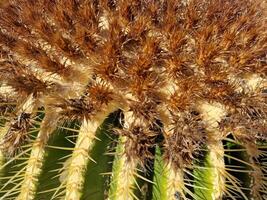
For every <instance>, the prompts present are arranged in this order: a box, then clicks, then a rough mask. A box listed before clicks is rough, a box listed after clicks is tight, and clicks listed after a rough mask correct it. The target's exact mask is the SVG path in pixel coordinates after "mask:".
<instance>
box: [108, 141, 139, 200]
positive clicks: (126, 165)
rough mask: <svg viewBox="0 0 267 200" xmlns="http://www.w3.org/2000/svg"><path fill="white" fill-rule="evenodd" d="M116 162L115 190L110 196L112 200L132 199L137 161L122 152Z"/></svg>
mask: <svg viewBox="0 0 267 200" xmlns="http://www.w3.org/2000/svg"><path fill="white" fill-rule="evenodd" d="M124 148H125V146H124V145H123V149H124ZM117 161H118V162H119V163H118V168H117V169H116V170H118V171H117V172H118V174H117V175H116V179H115V180H114V181H116V182H117V183H116V186H117V188H116V192H114V193H113V194H112V196H110V199H113V200H125V199H127V200H133V199H134V195H133V188H134V184H135V174H136V167H137V162H136V160H134V159H131V160H129V159H128V158H127V157H126V155H125V154H122V155H121V156H120V157H119V159H118V160H117Z"/></svg>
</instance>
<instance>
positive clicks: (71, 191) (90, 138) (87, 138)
mask: <svg viewBox="0 0 267 200" xmlns="http://www.w3.org/2000/svg"><path fill="white" fill-rule="evenodd" d="M117 108H118V106H117V105H115V104H113V103H111V104H109V105H108V107H107V108H106V109H105V110H104V111H103V112H101V113H99V114H97V115H96V116H94V117H93V118H92V119H91V120H90V121H89V120H86V119H84V120H83V123H82V125H81V128H80V131H79V135H78V138H77V141H76V144H75V148H74V150H73V153H72V156H71V158H70V160H68V164H67V166H66V167H67V169H66V171H65V174H66V180H63V182H65V183H64V184H66V196H65V200H79V199H80V196H81V189H82V186H83V183H84V179H85V177H84V173H85V170H86V166H87V163H88V160H89V155H88V154H89V152H90V150H91V149H92V148H93V146H94V141H95V138H96V136H95V134H96V131H97V128H98V127H99V126H100V125H101V124H102V123H103V121H104V120H105V119H106V117H107V116H108V114H109V113H112V112H113V111H115V110H116V109H117Z"/></svg>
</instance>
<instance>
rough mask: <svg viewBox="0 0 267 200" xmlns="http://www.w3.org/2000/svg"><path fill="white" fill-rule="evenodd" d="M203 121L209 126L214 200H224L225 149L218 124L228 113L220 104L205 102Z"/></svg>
mask: <svg viewBox="0 0 267 200" xmlns="http://www.w3.org/2000/svg"><path fill="white" fill-rule="evenodd" d="M199 110H200V111H201V113H202V116H203V120H204V121H205V122H206V125H207V131H208V135H207V138H208V139H207V140H208V141H207V146H208V149H209V158H210V163H211V165H212V166H211V167H212V176H213V177H212V180H213V184H212V190H213V193H212V200H220V199H222V196H223V193H224V191H225V189H226V188H225V175H226V170H225V163H224V148H223V143H222V139H223V135H222V133H220V132H219V131H218V130H217V127H218V122H220V121H221V119H222V117H223V116H225V115H226V111H225V110H224V108H223V107H222V106H221V105H220V104H213V105H211V104H208V103H206V102H203V103H201V104H200V106H199Z"/></svg>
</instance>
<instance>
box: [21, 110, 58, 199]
mask: <svg viewBox="0 0 267 200" xmlns="http://www.w3.org/2000/svg"><path fill="white" fill-rule="evenodd" d="M57 120H58V118H57V116H56V115H54V114H50V113H48V112H47V114H46V116H45V118H44V120H43V122H42V125H41V128H40V131H39V134H38V136H37V138H36V139H35V141H34V143H33V145H32V147H31V155H30V158H29V159H28V162H27V167H26V171H25V175H24V180H23V182H22V185H21V189H20V194H19V195H18V197H17V198H16V200H32V199H34V197H35V191H36V185H37V177H38V176H39V175H40V173H41V168H42V165H43V159H44V153H45V144H46V142H47V139H48V138H49V137H48V136H49V135H50V134H51V133H52V131H53V130H54V129H55V128H56V124H57Z"/></svg>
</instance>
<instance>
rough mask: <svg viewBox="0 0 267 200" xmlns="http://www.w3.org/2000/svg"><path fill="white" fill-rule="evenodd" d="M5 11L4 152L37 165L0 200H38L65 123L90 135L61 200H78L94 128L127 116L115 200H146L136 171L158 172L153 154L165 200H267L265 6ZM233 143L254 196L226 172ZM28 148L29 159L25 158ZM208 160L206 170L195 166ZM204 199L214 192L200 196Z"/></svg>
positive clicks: (65, 5) (55, 1) (223, 1)
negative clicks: (49, 148) (49, 151)
mask: <svg viewBox="0 0 267 200" xmlns="http://www.w3.org/2000/svg"><path fill="white" fill-rule="evenodd" d="M2 4H3V5H2V6H1V8H0V122H1V123H3V126H4V127H3V128H2V129H0V133H1V134H0V139H1V141H0V145H1V146H0V147H1V149H2V152H3V153H4V154H5V155H6V156H7V157H8V158H9V159H12V157H15V158H16V155H17V154H20V152H21V151H22V152H23V151H24V152H26V153H27V154H28V156H29V161H28V162H25V164H26V165H25V167H24V168H23V170H22V171H20V172H18V173H19V177H23V178H22V179H21V181H20V183H19V184H18V185H17V186H15V187H13V189H11V190H9V191H8V190H6V189H5V186H4V187H2V188H0V192H1V191H3V192H1V194H2V197H0V199H5V198H11V199H12V198H13V197H14V198H17V199H19V200H24V199H25V200H26V199H27V200H28V199H29V200H30V199H34V197H35V194H36V187H37V182H38V176H39V175H40V173H41V170H42V163H43V162H44V161H43V160H44V156H45V148H46V145H47V141H48V140H49V138H50V136H51V135H52V132H53V131H54V130H55V129H56V127H57V125H60V126H61V125H62V124H64V122H66V121H79V122H80V123H81V127H80V131H79V136H78V139H77V141H76V145H75V147H74V149H73V150H72V155H71V157H70V158H69V159H68V160H67V161H66V163H65V164H64V165H63V169H62V170H61V172H62V171H63V173H64V174H65V175H64V176H61V177H63V178H61V179H63V180H62V181H61V186H60V187H59V190H57V191H56V192H55V193H54V195H53V199H57V198H58V197H60V198H65V200H76V199H79V198H81V195H82V188H83V183H84V181H85V177H84V174H85V171H86V167H87V163H88V162H90V161H91V160H92V161H93V159H92V158H91V157H90V156H89V155H90V154H89V153H90V151H91V150H92V148H93V145H94V140H95V138H96V137H97V136H96V135H95V134H96V131H97V128H98V127H99V126H100V125H101V124H102V122H103V121H104V120H105V118H106V117H107V116H108V115H109V114H110V113H112V112H114V111H116V110H119V109H120V110H121V115H120V116H119V118H120V119H119V120H120V122H121V127H120V128H116V129H115V130H114V131H113V133H114V134H113V135H114V137H115V136H116V137H117V136H118V137H119V139H118V141H119V142H118V143H119V144H118V146H117V150H116V155H115V159H114V166H113V172H112V175H111V181H110V184H111V186H110V189H107V191H108V192H107V193H108V194H107V196H108V197H107V198H108V199H114V200H117V199H123V200H126V199H127V200H128V199H129V200H130V199H135V198H137V197H136V196H135V194H134V192H133V191H134V188H139V186H138V184H137V181H136V179H137V178H138V177H139V178H140V175H139V171H140V170H145V169H147V168H149V170H151V167H152V168H153V166H152V165H153V160H154V158H155V149H156V148H160V149H161V150H160V152H161V154H162V155H161V156H162V162H163V164H162V166H163V168H164V170H163V172H162V173H163V174H164V176H165V177H164V181H165V183H166V184H165V186H162V187H160V188H164V191H161V192H160V194H161V195H162V196H159V197H158V198H159V199H163V200H164V199H166V200H167V199H168V200H176V199H179V198H181V199H186V198H189V199H201V198H202V199H212V200H217V199H222V198H231V199H238V198H239V197H240V198H241V199H250V198H251V199H252V198H254V199H264V198H265V197H264V195H266V194H267V193H266V187H267V183H266V170H267V168H266V164H264V162H261V161H260V160H261V159H260V158H261V157H262V156H263V155H264V150H262V148H264V144H265V142H266V138H267V122H266V120H267V100H266V97H267V96H266V93H267V92H266V87H267V3H266V1H258V0H141V1H140V0H133V1H128V0H10V1H8V2H4V3H2ZM43 110H44V112H45V117H44V119H43V121H42V122H41V123H40V122H39V126H40V127H39V126H38V125H37V124H38V120H39V121H40V119H39V118H38V116H39V114H40V112H43ZM37 127H38V128H37ZM36 129H38V130H39V134H38V135H37V137H36V138H35V141H33V142H30V141H31V140H32V138H31V137H32V136H31V132H34V130H36ZM227 140H228V141H229V140H231V141H232V142H233V141H234V143H237V144H238V145H240V146H242V148H244V149H245V152H246V157H247V159H246V161H242V162H243V163H246V164H247V165H248V167H247V170H250V171H249V175H250V179H251V180H250V185H249V187H250V189H249V192H247V191H246V189H244V188H242V186H241V185H240V183H239V182H238V181H237V180H236V178H235V177H233V175H231V174H230V173H229V171H228V168H231V167H230V166H227V164H226V163H225V162H226V160H227V158H226V155H228V154H226V153H225V144H224V143H223V141H227ZM28 143H30V144H31V145H32V146H31V152H29V151H30V150H24V148H22V146H23V145H24V144H28ZM260 145H262V148H260ZM204 152H206V153H204ZM204 154H205V155H204ZM203 156H204V157H205V159H204V160H205V162H206V163H209V164H207V165H205V166H197V164H196V160H199V159H200V157H203ZM228 157H229V155H228ZM15 158H14V159H15ZM233 159H239V158H233ZM157 160H158V158H156V159H155V161H157ZM151 163H152V164H151ZM4 166H5V165H4ZM206 167H207V168H209V169H206V170H208V171H209V173H210V174H211V175H210V177H209V180H207V182H208V183H207V184H203V185H201V184H200V185H199V184H197V183H196V182H198V180H197V179H196V180H194V181H193V182H192V180H191V181H190V180H189V179H190V177H191V179H192V176H196V174H197V173H196V172H193V171H194V170H195V168H197V169H198V168H206ZM149 170H148V171H149ZM233 170H237V169H233ZM145 171H146V170H145ZM154 173H155V172H154ZM155 176H156V175H155ZM194 178H196V177H193V179H194ZM19 179H20V178H19ZM124 179H125V180H126V181H124ZM143 179H145V178H143ZM154 180H155V179H154ZM164 181H162V182H161V183H163V182H164ZM11 182H12V179H11ZM230 185H231V186H230ZM160 188H159V190H160ZM190 188H191V189H190ZM192 188H193V189H192ZM201 189H203V191H206V193H207V194H205V195H204V196H202V195H199V194H198V192H197V191H199V190H201ZM194 190H195V191H194ZM204 193H205V192H204ZM238 196H239V197H238Z"/></svg>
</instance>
